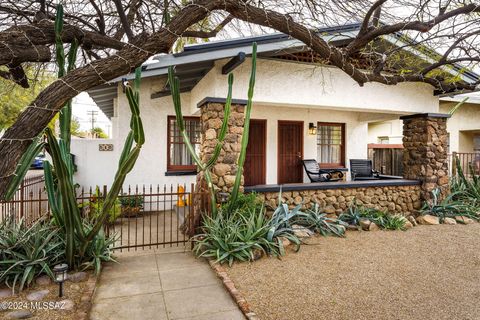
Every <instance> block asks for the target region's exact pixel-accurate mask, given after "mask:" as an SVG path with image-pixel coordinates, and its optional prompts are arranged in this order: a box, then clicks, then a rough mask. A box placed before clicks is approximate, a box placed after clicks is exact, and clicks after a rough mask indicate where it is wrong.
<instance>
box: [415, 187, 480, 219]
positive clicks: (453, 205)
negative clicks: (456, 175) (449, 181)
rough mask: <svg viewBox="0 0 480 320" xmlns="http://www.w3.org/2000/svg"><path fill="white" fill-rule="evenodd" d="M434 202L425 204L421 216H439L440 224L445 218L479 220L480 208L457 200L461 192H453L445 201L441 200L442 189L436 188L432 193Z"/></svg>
mask: <svg viewBox="0 0 480 320" xmlns="http://www.w3.org/2000/svg"><path fill="white" fill-rule="evenodd" d="M431 194H432V201H431V202H430V203H429V202H425V204H424V205H423V207H422V209H421V210H420V213H421V214H424V215H425V214H429V215H433V216H437V217H438V218H439V220H440V222H443V221H444V220H445V218H447V217H448V218H455V217H456V216H463V217H467V218H470V219H474V220H479V219H480V217H479V215H478V208H477V207H475V206H473V205H472V204H470V203H468V202H466V201H463V200H455V199H456V198H458V197H459V196H460V195H461V192H452V193H450V194H449V195H447V196H446V197H445V198H444V199H443V200H440V189H439V188H436V189H434V190H433V191H432V192H431Z"/></svg>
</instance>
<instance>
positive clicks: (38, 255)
mask: <svg viewBox="0 0 480 320" xmlns="http://www.w3.org/2000/svg"><path fill="white" fill-rule="evenodd" d="M64 259H65V242H64V240H63V238H62V236H61V232H60V230H59V229H58V228H56V227H55V226H54V225H52V224H51V223H49V221H45V220H38V221H36V222H35V223H34V224H32V225H31V226H27V225H26V224H25V221H24V220H20V221H19V222H15V221H14V220H13V219H7V220H5V221H3V222H2V224H1V225H0V283H5V284H6V285H7V286H9V287H11V288H12V290H15V288H18V289H19V291H22V289H23V288H24V287H26V286H30V284H31V283H32V281H33V280H34V279H35V278H36V277H37V276H39V275H41V274H47V275H49V276H50V277H53V272H52V270H51V266H53V265H55V264H57V263H59V262H62V261H64Z"/></svg>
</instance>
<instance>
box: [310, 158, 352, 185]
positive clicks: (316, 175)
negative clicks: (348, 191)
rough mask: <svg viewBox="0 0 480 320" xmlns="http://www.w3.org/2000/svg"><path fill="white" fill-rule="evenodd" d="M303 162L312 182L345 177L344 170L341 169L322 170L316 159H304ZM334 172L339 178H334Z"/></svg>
mask: <svg viewBox="0 0 480 320" xmlns="http://www.w3.org/2000/svg"><path fill="white" fill-rule="evenodd" d="M302 163H303V167H304V168H305V172H307V176H308V178H309V179H310V182H328V181H339V180H341V179H342V178H343V172H341V171H335V170H321V169H320V167H319V166H318V162H317V160H315V159H304V160H302ZM332 173H336V174H337V176H338V178H332Z"/></svg>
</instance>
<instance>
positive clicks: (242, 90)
mask: <svg viewBox="0 0 480 320" xmlns="http://www.w3.org/2000/svg"><path fill="white" fill-rule="evenodd" d="M225 62H226V61H217V63H216V64H215V67H214V68H213V69H212V70H211V71H210V72H209V73H208V74H207V75H206V76H205V77H204V78H203V79H202V80H201V81H200V82H199V83H198V84H197V85H196V86H195V88H194V89H193V90H192V91H191V92H190V93H184V94H182V104H183V111H184V115H193V114H196V115H198V114H199V109H198V108H197V103H198V102H200V101H201V100H202V99H203V98H205V97H218V98H224V97H226V95H227V88H228V87H227V76H226V75H222V74H221V66H223V64H224V63H225ZM250 63H251V62H250V60H247V61H246V62H245V63H243V64H242V65H241V66H240V67H238V68H237V69H235V70H234V75H235V83H234V89H233V97H234V98H237V99H246V97H247V89H248V80H249V76H250V67H251V65H250ZM256 78H257V79H256V86H255V94H254V109H253V113H252V118H256V119H267V177H266V178H267V179H266V180H267V183H276V181H277V147H276V145H277V138H278V137H277V123H278V120H297V121H303V122H304V132H305V135H304V157H305V158H316V156H317V155H316V150H317V148H316V137H315V136H311V135H308V132H307V130H308V123H309V122H314V123H316V122H317V121H324V122H339V123H346V164H347V165H348V160H349V159H350V158H366V157H367V141H368V140H369V136H368V122H369V121H373V119H385V116H387V118H388V116H389V115H392V117H393V118H395V117H398V116H399V115H402V114H409V113H418V112H437V111H438V98H436V97H434V96H433V90H432V88H431V87H430V86H428V85H424V84H400V85H398V86H384V85H380V84H366V85H365V86H364V87H360V86H359V85H358V84H357V83H355V82H354V81H353V80H351V79H350V78H349V77H348V76H347V75H346V74H344V73H343V72H341V71H340V70H338V69H335V68H331V67H318V66H316V67H314V66H311V65H308V64H298V63H291V62H282V61H274V60H267V59H259V60H258V68H257V77H256ZM164 84H165V78H146V79H143V80H142V84H141V95H140V99H141V103H140V110H141V115H142V120H143V123H144V130H145V135H146V142H145V145H144V147H143V149H142V152H141V154H140V157H139V159H138V161H137V164H136V166H135V168H134V169H133V171H132V172H131V173H130V174H129V175H128V177H127V180H126V183H127V184H133V185H135V184H140V185H141V184H147V185H149V184H154V185H156V184H168V185H170V184H174V185H176V184H190V183H193V182H194V181H195V177H194V176H166V175H165V172H166V170H167V141H166V139H167V117H168V116H169V115H174V109H173V105H172V101H171V97H170V96H168V97H163V98H158V99H151V94H152V93H155V92H158V91H160V90H162V89H163V88H164ZM114 108H115V110H114V115H115V117H114V118H113V120H114V121H113V134H114V136H113V137H114V142H113V143H114V150H115V151H114V152H112V153H110V154H109V155H108V156H106V155H104V154H100V153H99V152H98V151H95V148H96V150H98V144H97V145H96V147H95V146H92V147H90V146H81V145H79V146H78V149H76V150H78V152H80V153H82V152H85V154H86V156H85V157H78V161H77V162H78V163H79V164H80V162H84V161H90V163H92V161H93V162H94V163H96V162H97V158H98V159H100V158H101V157H105V160H98V165H97V167H98V169H90V168H86V167H85V166H86V164H85V165H84V164H83V163H82V164H81V165H79V173H78V175H77V176H78V178H77V181H79V182H80V181H81V182H82V183H84V184H87V185H95V184H107V185H109V184H110V183H111V180H112V179H111V178H112V177H113V174H114V172H115V170H116V166H117V161H118V157H119V154H120V151H121V148H122V146H123V140H124V138H125V136H126V134H127V133H128V128H129V122H130V111H129V108H128V103H127V100H126V98H125V95H124V94H123V93H122V92H121V90H120V88H119V91H118V99H117V100H116V101H115V104H114ZM74 144H75V143H74ZM85 144H87V143H85ZM95 152H96V153H95ZM107 157H108V158H109V159H108V160H107ZM102 159H103V158H102ZM104 162H105V163H104ZM82 167H84V170H81V168H82ZM102 168H103V169H102ZM97 181H98V182H97ZM305 181H307V180H306V177H305Z"/></svg>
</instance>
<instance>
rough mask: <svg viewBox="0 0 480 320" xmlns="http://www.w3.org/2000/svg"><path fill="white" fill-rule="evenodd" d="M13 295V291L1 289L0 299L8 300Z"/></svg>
mask: <svg viewBox="0 0 480 320" xmlns="http://www.w3.org/2000/svg"><path fill="white" fill-rule="evenodd" d="M11 295H12V289H8V288H7V289H0V299H1V298H7V297H10V296H11Z"/></svg>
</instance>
